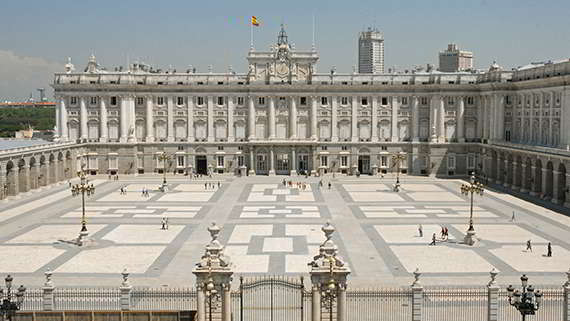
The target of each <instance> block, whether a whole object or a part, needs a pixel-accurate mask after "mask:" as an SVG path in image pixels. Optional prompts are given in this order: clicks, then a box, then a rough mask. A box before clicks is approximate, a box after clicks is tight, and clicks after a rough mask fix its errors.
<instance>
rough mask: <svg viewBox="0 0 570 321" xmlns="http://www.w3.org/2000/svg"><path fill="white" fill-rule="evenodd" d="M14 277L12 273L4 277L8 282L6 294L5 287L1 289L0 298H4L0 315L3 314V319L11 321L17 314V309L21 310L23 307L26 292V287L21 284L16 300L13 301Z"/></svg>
mask: <svg viewBox="0 0 570 321" xmlns="http://www.w3.org/2000/svg"><path fill="white" fill-rule="evenodd" d="M13 280H14V279H13V278H12V276H10V274H8V276H7V277H6V278H5V279H4V281H5V282H6V294H4V291H3V289H0V298H2V305H0V315H2V319H3V320H4V319H5V320H9V321H11V320H12V318H13V317H14V316H15V315H16V311H18V310H20V308H21V307H22V303H23V302H24V293H25V292H26V288H25V287H24V286H23V285H20V287H19V288H18V292H16V294H15V296H16V301H12V299H13V296H14V295H13V294H12V281H13Z"/></svg>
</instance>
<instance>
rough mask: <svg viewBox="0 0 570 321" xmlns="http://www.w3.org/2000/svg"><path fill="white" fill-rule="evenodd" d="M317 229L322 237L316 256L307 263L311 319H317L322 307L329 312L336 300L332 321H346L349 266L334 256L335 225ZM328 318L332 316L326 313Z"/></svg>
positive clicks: (314, 320) (315, 320)
mask: <svg viewBox="0 0 570 321" xmlns="http://www.w3.org/2000/svg"><path fill="white" fill-rule="evenodd" d="M321 230H322V231H323V233H324V234H325V238H326V240H325V241H324V242H323V244H321V245H320V247H319V255H317V256H315V257H314V259H313V261H312V262H310V263H309V266H310V267H311V271H310V274H311V283H312V287H311V289H312V300H313V302H312V321H321V319H322V315H321V313H322V311H323V306H324V307H325V309H324V310H327V311H328V313H329V314H332V313H333V311H334V304H335V303H336V321H346V320H348V319H347V315H346V288H347V277H348V275H349V274H350V269H349V268H348V266H346V264H345V262H344V260H343V259H342V257H340V256H339V255H338V247H337V246H336V244H334V242H333V240H332V234H333V233H334V231H335V228H334V227H333V226H332V225H330V223H328V222H327V223H326V224H325V225H324V226H323V227H322V228H321ZM329 318H331V319H332V316H331V315H329Z"/></svg>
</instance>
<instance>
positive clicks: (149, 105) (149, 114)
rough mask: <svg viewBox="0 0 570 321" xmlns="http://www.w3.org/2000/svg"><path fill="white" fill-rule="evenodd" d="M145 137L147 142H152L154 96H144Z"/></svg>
mask: <svg viewBox="0 0 570 321" xmlns="http://www.w3.org/2000/svg"><path fill="white" fill-rule="evenodd" d="M145 99H146V138H145V141H146V142H147V143H149V142H154V111H153V100H154V97H152V96H150V95H149V96H146V97H145Z"/></svg>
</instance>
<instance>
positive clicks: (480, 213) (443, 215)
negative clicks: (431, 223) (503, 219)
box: [437, 211, 497, 218]
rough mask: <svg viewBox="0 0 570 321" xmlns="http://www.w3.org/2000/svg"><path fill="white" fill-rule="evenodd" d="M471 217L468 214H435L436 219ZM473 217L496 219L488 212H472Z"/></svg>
mask: <svg viewBox="0 0 570 321" xmlns="http://www.w3.org/2000/svg"><path fill="white" fill-rule="evenodd" d="M469 216H471V214H470V213H469V212H457V213H454V214H437V217H442V218H443V217H469ZM473 217H474V218H478V217H481V218H482V217H485V218H491V217H497V215H495V214H493V213H490V212H476V211H473Z"/></svg>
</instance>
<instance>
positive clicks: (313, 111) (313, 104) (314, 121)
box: [311, 96, 319, 140]
mask: <svg viewBox="0 0 570 321" xmlns="http://www.w3.org/2000/svg"><path fill="white" fill-rule="evenodd" d="M318 137H319V136H318V134H317V96H311V140H317V138H318Z"/></svg>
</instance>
